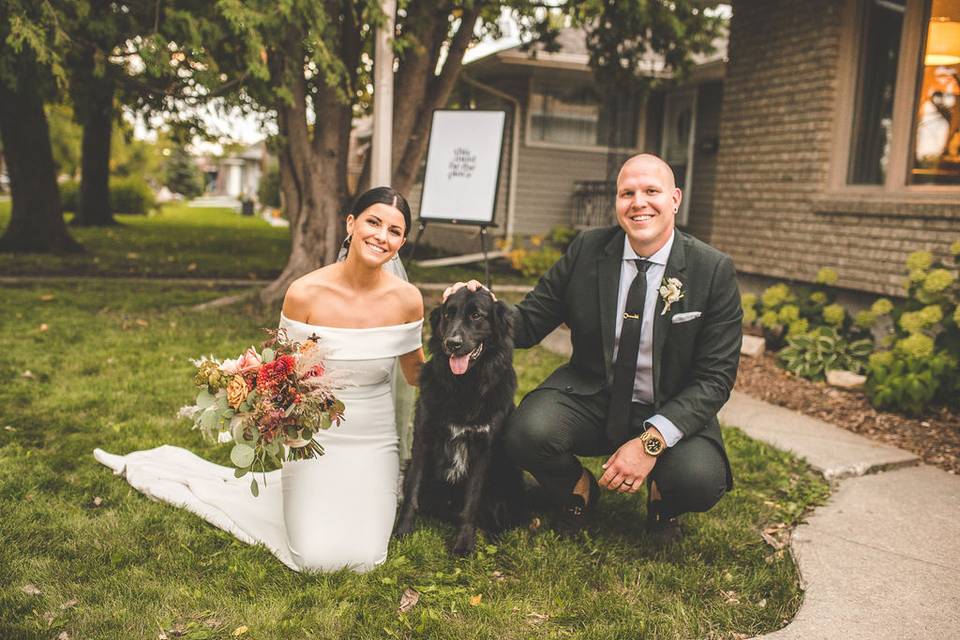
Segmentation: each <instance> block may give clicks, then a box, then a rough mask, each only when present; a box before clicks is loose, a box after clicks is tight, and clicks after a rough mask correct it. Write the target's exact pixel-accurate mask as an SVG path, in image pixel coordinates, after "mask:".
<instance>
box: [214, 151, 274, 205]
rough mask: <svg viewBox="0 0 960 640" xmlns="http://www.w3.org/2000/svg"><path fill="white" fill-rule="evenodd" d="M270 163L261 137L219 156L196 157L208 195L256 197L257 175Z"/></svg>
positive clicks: (260, 175) (240, 197)
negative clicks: (259, 139)
mask: <svg viewBox="0 0 960 640" xmlns="http://www.w3.org/2000/svg"><path fill="white" fill-rule="evenodd" d="M269 163H270V153H269V151H267V143H266V141H264V140H261V141H260V142H255V143H253V144H251V145H249V146H247V147H245V148H244V149H242V150H241V151H239V152H238V153H233V154H229V155H226V156H223V157H221V158H214V157H204V158H200V159H198V161H197V164H198V166H199V167H200V170H201V171H203V174H204V185H205V189H206V193H207V195H212V196H227V197H230V198H236V199H238V200H242V199H246V198H253V199H255V198H256V197H257V188H258V187H259V186H260V178H261V177H262V176H263V174H264V173H265V172H266V170H267V167H268V166H269Z"/></svg>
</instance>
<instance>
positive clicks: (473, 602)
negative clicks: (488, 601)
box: [470, 593, 483, 607]
mask: <svg viewBox="0 0 960 640" xmlns="http://www.w3.org/2000/svg"><path fill="white" fill-rule="evenodd" d="M481 600H483V594H482V593H478V594H477V595H475V596H470V606H471V607H479V606H480V601H481Z"/></svg>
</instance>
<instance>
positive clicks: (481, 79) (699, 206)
mask: <svg viewBox="0 0 960 640" xmlns="http://www.w3.org/2000/svg"><path fill="white" fill-rule="evenodd" d="M557 44H558V45H559V51H557V52H547V51H544V50H543V49H542V47H538V48H537V50H535V51H534V52H533V53H532V54H531V52H528V51H523V50H520V48H518V47H514V48H510V49H506V50H502V51H498V52H496V53H493V54H490V55H487V56H485V57H483V58H480V59H478V60H475V61H473V62H470V63H469V64H466V65H465V66H464V68H463V72H462V73H461V76H460V80H459V82H458V87H457V89H456V90H455V91H454V95H453V98H452V100H451V103H452V104H453V106H456V107H459V108H478V109H502V110H504V111H506V112H507V125H506V129H507V132H506V136H505V140H504V150H503V160H502V165H501V166H502V168H501V180H500V193H499V194H498V197H497V210H496V213H495V216H494V221H495V223H496V224H497V225H498V227H497V228H496V229H494V230H492V231H491V235H493V236H494V237H498V236H501V237H502V236H507V235H510V236H524V235H532V234H543V233H546V232H548V231H549V230H550V229H551V228H552V227H554V226H558V225H566V226H576V227H581V228H586V227H590V226H598V225H608V224H614V223H615V220H614V214H613V195H614V190H615V188H614V185H613V181H614V180H615V178H616V174H617V171H618V169H619V167H620V164H621V163H622V162H623V160H624V159H626V158H627V157H629V156H630V155H633V154H635V153H638V152H640V151H652V152H655V153H658V154H660V155H662V156H663V157H664V158H666V159H667V160H668V162H670V164H671V165H672V166H673V168H674V171H675V173H676V174H677V180H678V183H680V185H681V186H683V187H684V190H685V192H686V193H687V194H688V198H686V199H685V201H684V203H683V207H682V209H681V211H680V214H679V216H680V217H679V221H680V223H681V225H683V226H687V225H693V224H694V223H695V221H697V220H699V219H702V218H704V217H707V216H708V215H709V212H708V211H707V210H708V209H709V207H710V205H711V197H712V193H713V185H712V183H713V177H714V174H715V171H716V166H715V165H716V150H717V135H718V126H719V117H720V113H719V108H720V99H721V96H722V86H721V81H722V77H723V70H724V57H725V54H726V43H725V42H719V43H718V47H717V51H716V52H715V53H714V54H712V55H711V56H709V57H706V58H703V59H700V60H697V61H696V65H695V67H694V69H693V71H692V73H691V74H690V76H689V77H688V78H687V79H686V80H685V81H684V82H683V83H682V84H680V85H678V86H674V87H671V88H668V89H665V90H658V91H654V92H653V94H652V95H650V96H649V98H648V99H647V100H646V101H642V100H641V98H640V97H639V96H638V91H637V88H636V87H624V88H623V91H622V92H620V93H619V94H618V95H617V96H608V97H607V99H606V100H603V99H601V98H600V97H599V96H598V94H597V91H596V89H595V85H594V81H593V76H592V72H591V70H590V66H589V56H588V52H587V49H586V45H585V33H584V31H583V30H580V29H565V30H563V31H561V33H560V36H559V38H558V39H557ZM643 67H644V68H645V72H646V73H647V74H649V75H663V73H664V72H663V68H662V67H663V65H662V62H661V60H660V59H658V58H657V57H653V56H651V57H650V58H649V59H648V60H646V61H645V64H644V65H643ZM410 196H411V197H410V201H411V205H412V206H413V207H414V209H416V208H417V206H418V205H419V201H420V193H419V188H417V189H415V190H414V192H413V193H411V194H410ZM477 233H478V232H477V229H476V228H475V227H462V226H461V227H457V226H452V225H441V224H436V223H431V224H430V226H429V227H428V232H427V233H426V234H425V235H424V242H426V243H429V244H433V245H436V246H442V247H444V248H445V249H453V250H459V251H465V252H475V251H477V250H478V249H479V241H478V239H477Z"/></svg>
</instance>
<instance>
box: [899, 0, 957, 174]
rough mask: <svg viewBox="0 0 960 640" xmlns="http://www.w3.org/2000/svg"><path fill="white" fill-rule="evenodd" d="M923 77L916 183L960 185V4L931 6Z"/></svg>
mask: <svg viewBox="0 0 960 640" xmlns="http://www.w3.org/2000/svg"><path fill="white" fill-rule="evenodd" d="M920 77H921V78H922V80H921V82H920V93H919V94H918V95H917V102H916V104H917V110H916V112H915V114H914V144H913V154H912V155H913V158H912V166H911V171H910V178H911V181H912V182H913V183H915V184H957V185H960V2H957V1H956V0H953V1H952V2H951V1H950V0H934V1H933V3H932V4H931V6H930V21H929V23H928V24H927V37H926V43H925V45H924V51H923V58H922V59H921V60H920Z"/></svg>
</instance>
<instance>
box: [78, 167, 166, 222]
mask: <svg viewBox="0 0 960 640" xmlns="http://www.w3.org/2000/svg"><path fill="white" fill-rule="evenodd" d="M60 201H61V202H62V203H63V210H64V211H73V212H75V211H76V210H77V207H79V206H80V181H78V180H64V181H63V182H61V183H60ZM155 206H156V199H155V198H154V195H153V190H152V189H151V188H150V186H149V185H148V184H147V183H146V182H144V181H143V179H142V178H140V177H139V176H130V177H127V178H111V179H110V208H111V209H112V210H113V211H116V212H117V213H134V214H144V213H149V211H150V210H151V209H153V208H154V207H155Z"/></svg>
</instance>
